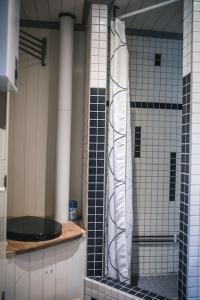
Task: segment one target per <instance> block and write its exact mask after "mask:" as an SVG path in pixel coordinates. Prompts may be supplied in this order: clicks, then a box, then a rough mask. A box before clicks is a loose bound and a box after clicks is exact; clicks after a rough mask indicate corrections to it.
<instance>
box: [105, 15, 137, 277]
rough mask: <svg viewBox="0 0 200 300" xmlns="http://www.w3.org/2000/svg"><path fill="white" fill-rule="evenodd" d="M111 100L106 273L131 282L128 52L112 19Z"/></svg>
mask: <svg viewBox="0 0 200 300" xmlns="http://www.w3.org/2000/svg"><path fill="white" fill-rule="evenodd" d="M110 38H111V49H110V50H111V53H110V103H109V120H108V174H107V196H106V200H107V213H106V218H107V219H106V226H107V228H106V274H107V275H108V276H110V277H112V278H116V279H118V280H120V281H124V282H127V283H128V282H130V277H131V254H132V253H131V252H132V229H133V209H132V156H131V153H132V146H131V124H130V98H129V70H128V66H129V56H128V50H127V45H126V36H125V24H124V22H122V21H120V20H119V19H116V20H115V21H112V22H111V32H110Z"/></svg>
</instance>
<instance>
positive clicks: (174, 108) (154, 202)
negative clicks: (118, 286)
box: [106, 35, 183, 299]
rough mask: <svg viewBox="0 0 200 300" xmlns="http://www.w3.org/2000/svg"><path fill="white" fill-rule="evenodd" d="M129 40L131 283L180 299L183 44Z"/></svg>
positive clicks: (131, 37)
mask: <svg viewBox="0 0 200 300" xmlns="http://www.w3.org/2000/svg"><path fill="white" fill-rule="evenodd" d="M126 41H127V46H128V52H129V82H130V108H131V109H130V110H131V111H130V116H131V134H132V173H133V179H132V189H133V195H132V205H133V215H132V219H133V234H132V259H131V260H132V263H131V283H132V285H134V286H135V285H137V286H138V287H140V288H143V289H146V290H150V291H152V292H155V293H157V294H159V295H162V296H164V297H168V298H170V299H178V296H177V295H178V256H179V245H178V239H179V215H180V182H181V178H180V177H181V122H182V51H183V45H182V41H181V40H178V39H172V38H171V39H170V38H162V37H159V38H157V37H145V36H136V35H126ZM109 101H111V99H109ZM108 110H109V109H108ZM108 126H109V124H108ZM106 230H107V229H106Z"/></svg>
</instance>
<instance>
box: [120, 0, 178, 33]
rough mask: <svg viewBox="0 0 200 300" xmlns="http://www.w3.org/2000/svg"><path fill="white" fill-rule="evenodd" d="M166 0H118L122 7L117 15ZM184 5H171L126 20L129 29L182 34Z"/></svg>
mask: <svg viewBox="0 0 200 300" xmlns="http://www.w3.org/2000/svg"><path fill="white" fill-rule="evenodd" d="M165 1H166V0H129V1H128V0H116V2H115V4H116V5H118V6H119V7H120V9H119V11H118V12H117V15H119V16H120V15H122V14H125V13H128V12H131V11H135V10H138V9H141V8H144V7H147V6H151V5H154V4H158V3H161V2H165ZM182 11H183V10H182V3H181V1H180V2H178V3H176V4H171V5H169V6H165V7H162V8H159V9H154V10H152V11H149V12H146V13H142V14H139V15H137V16H133V17H130V18H128V19H126V27H127V28H136V29H145V30H156V31H168V32H178V33H180V32H182V18H183V12H182Z"/></svg>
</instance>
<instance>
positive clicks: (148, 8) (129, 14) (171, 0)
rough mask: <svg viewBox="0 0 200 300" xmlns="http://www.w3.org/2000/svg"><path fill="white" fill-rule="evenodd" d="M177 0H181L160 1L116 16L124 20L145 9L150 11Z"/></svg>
mask: <svg viewBox="0 0 200 300" xmlns="http://www.w3.org/2000/svg"><path fill="white" fill-rule="evenodd" d="M178 1H181V0H168V1H165V2H162V3H159V4H155V5H152V6H148V7H145V8H142V9H139V10H135V11H132V12H130V13H127V14H124V15H122V16H120V17H118V18H119V19H120V20H124V19H127V18H130V17H132V16H135V15H138V14H142V13H144V12H147V11H150V10H153V9H156V8H160V7H163V6H166V5H170V4H173V3H176V2H178Z"/></svg>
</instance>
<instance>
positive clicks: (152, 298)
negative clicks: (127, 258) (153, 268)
mask: <svg viewBox="0 0 200 300" xmlns="http://www.w3.org/2000/svg"><path fill="white" fill-rule="evenodd" d="M89 278H90V279H93V280H95V281H98V282H101V283H104V284H105V285H108V286H110V287H112V288H115V289H118V290H120V291H122V292H125V293H128V294H130V295H134V296H136V297H139V298H141V299H146V300H170V299H168V298H166V297H163V296H160V295H158V294H156V293H153V292H151V291H147V290H144V289H141V288H139V287H137V286H133V285H130V284H127V283H124V282H120V281H118V280H117V279H113V278H111V277H108V276H100V277H99V276H92V277H89Z"/></svg>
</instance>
